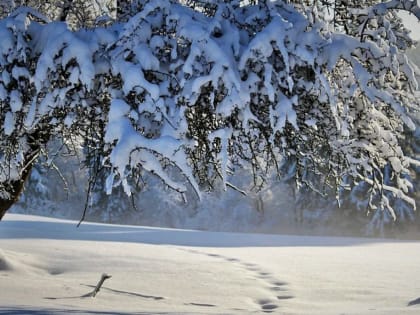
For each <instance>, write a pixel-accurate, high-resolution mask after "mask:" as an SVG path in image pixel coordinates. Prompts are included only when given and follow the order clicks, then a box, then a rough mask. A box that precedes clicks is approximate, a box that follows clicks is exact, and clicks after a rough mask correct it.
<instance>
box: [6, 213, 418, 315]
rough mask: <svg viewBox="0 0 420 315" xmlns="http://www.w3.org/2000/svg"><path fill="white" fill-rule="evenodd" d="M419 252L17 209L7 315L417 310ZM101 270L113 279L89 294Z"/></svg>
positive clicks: (374, 242)
mask: <svg viewBox="0 0 420 315" xmlns="http://www.w3.org/2000/svg"><path fill="white" fill-rule="evenodd" d="M419 250H420V243H419V242H396V241H389V240H380V239H360V238H336V237H314V236H282V235H269V234H265V235H264V234H240V233H214V232H198V231H192V230H172V229H162V228H145V227H134V226H120V225H104V224H91V223H84V224H82V226H81V228H79V229H77V228H76V222H73V221H64V220H57V219H48V218H43V217H35V216H27V215H16V214H7V215H6V216H5V221H2V222H0V292H1V294H0V314H67V313H72V314H105V313H108V314H265V313H273V314H296V315H300V314H308V315H309V314H320V315H321V314H323V315H329V314H331V315H333V314H358V315H359V314H376V315H377V314H389V315H391V314H392V315H394V314H418V313H419V312H420V309H419V308H420V305H418V304H417V303H414V305H412V306H408V303H409V302H410V301H415V300H416V299H417V298H418V297H419V296H420V276H419V273H418V266H419V264H420V255H419V254H418V253H419V252H420V251H419ZM102 273H108V274H110V275H112V278H110V279H108V280H106V281H105V283H104V285H103V287H102V289H101V291H100V292H99V293H98V295H97V297H96V298H91V297H87V296H86V295H87V294H89V293H90V292H91V291H92V290H93V288H94V287H95V285H96V284H97V282H98V281H99V279H100V276H101V274H102Z"/></svg>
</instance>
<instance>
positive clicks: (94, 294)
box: [89, 273, 111, 297]
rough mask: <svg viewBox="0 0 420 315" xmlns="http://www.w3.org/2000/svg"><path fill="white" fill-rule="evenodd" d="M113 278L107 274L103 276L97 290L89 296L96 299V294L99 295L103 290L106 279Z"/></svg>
mask: <svg viewBox="0 0 420 315" xmlns="http://www.w3.org/2000/svg"><path fill="white" fill-rule="evenodd" d="M109 278H111V275H108V274H106V273H103V274H102V276H101V279H100V280H99V282H98V284H97V285H96V287H95V289H93V291H92V293H90V294H89V295H90V296H91V297H95V296H96V294H98V292H99V290H101V287H102V285H103V284H104V282H105V280H106V279H109Z"/></svg>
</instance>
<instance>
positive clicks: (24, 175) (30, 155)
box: [0, 128, 51, 220]
mask: <svg viewBox="0 0 420 315" xmlns="http://www.w3.org/2000/svg"><path fill="white" fill-rule="evenodd" d="M50 133H51V131H50V130H49V129H48V128H46V130H44V131H40V130H37V131H35V132H33V133H32V134H30V135H27V139H28V146H29V149H28V151H27V152H26V153H25V155H24V163H23V169H22V172H21V174H20V178H19V179H17V180H11V181H10V182H8V183H4V184H5V190H6V193H8V194H9V198H8V199H4V198H1V197H0V220H1V219H2V218H3V216H4V215H5V214H6V212H7V210H9V208H10V207H11V206H13V204H14V203H15V202H17V201H18V200H19V197H20V195H21V193H22V191H23V188H24V186H25V183H26V181H27V180H28V178H29V176H30V174H31V170H32V167H33V165H34V163H35V162H36V160H37V156H38V154H39V151H40V150H41V147H42V146H43V145H46V144H47V142H48V140H49V139H50V136H51V134H50Z"/></svg>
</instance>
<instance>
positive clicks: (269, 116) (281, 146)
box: [0, 0, 419, 209]
mask: <svg viewBox="0 0 420 315" xmlns="http://www.w3.org/2000/svg"><path fill="white" fill-rule="evenodd" d="M214 3H215V5H214V9H215V11H214V10H212V11H211V12H213V13H211V14H210V13H209V12H207V13H203V12H202V11H194V10H192V9H191V8H188V7H186V6H183V5H182V4H180V3H177V2H174V1H169V0H160V1H148V2H147V3H146V4H145V6H144V7H143V9H141V10H140V12H138V13H137V14H136V15H135V16H133V17H132V18H131V19H130V20H129V21H127V22H126V23H122V24H115V25H112V26H109V27H107V28H102V27H97V28H95V29H92V30H80V31H70V30H69V29H68V28H67V26H66V24H64V23H57V22H51V23H46V24H44V22H43V23H38V22H34V21H32V20H31V19H30V18H25V19H22V15H18V16H11V17H9V18H7V19H5V20H0V41H1V42H0V44H1V45H0V69H1V70H2V75H1V77H0V109H1V113H0V124H1V125H0V143H1V150H2V151H1V152H0V165H7V164H9V165H11V167H9V168H7V167H1V168H0V179H1V182H5V183H6V184H7V181H11V180H15V179H18V178H19V174H20V171H21V170H22V168H23V167H24V166H23V165H22V160H23V158H22V157H23V156H25V154H26V153H27V151H25V150H27V148H28V135H31V134H32V133H34V132H38V131H39V130H41V131H44V132H45V133H47V134H48V135H49V136H54V135H59V134H62V133H63V131H65V132H64V133H69V134H76V135H78V136H80V137H81V138H82V139H84V141H85V146H86V151H87V153H86V154H87V158H86V161H87V164H88V166H89V167H91V170H92V173H93V174H95V176H97V175H98V174H100V176H102V177H103V178H104V180H103V181H102V183H103V186H104V187H102V188H103V189H104V190H106V191H107V192H111V191H112V189H113V188H115V187H116V186H118V185H122V186H123V187H124V190H125V192H126V193H127V194H131V193H132V192H133V189H134V186H135V183H136V182H137V180H138V178H136V176H137V177H138V176H141V173H142V172H148V173H151V174H154V175H156V176H158V177H159V178H160V179H162V180H163V181H164V182H165V183H166V184H167V185H168V186H169V187H171V188H172V189H174V190H176V191H178V192H180V193H182V194H185V193H186V192H188V190H193V191H196V192H197V194H199V191H200V189H203V188H204V189H212V188H214V187H216V186H218V185H220V186H221V187H224V188H226V187H231V188H233V189H235V187H233V186H232V184H231V180H230V177H231V176H232V172H233V170H234V169H247V170H251V172H252V175H253V181H254V185H255V186H256V187H261V185H263V184H264V183H265V182H266V181H267V180H268V178H270V176H271V175H272V173H273V172H277V173H278V175H279V177H282V178H285V180H292V179H293V181H295V184H296V187H309V188H311V189H312V190H314V191H318V192H320V193H322V194H323V195H324V194H325V192H326V189H327V188H326V187H330V188H328V189H330V190H336V191H335V192H337V190H338V189H339V187H341V186H344V184H346V186H348V187H351V188H354V187H358V186H359V187H360V185H362V184H361V181H360V178H366V180H365V181H363V183H364V185H371V186H372V185H377V186H378V185H379V186H381V185H382V187H381V189H379V190H377V191H378V194H379V193H380V192H379V191H386V192H388V194H390V193H392V194H393V196H394V197H395V198H397V199H400V200H403V201H404V202H406V203H409V204H410V205H411V203H410V202H409V201H410V200H411V199H410V197H409V194H410V187H411V186H410V185H409V183H408V181H409V179H407V178H408V176H409V173H410V168H409V167H410V165H409V164H410V163H408V162H407V161H409V160H408V159H407V158H406V156H405V155H404V152H408V151H409V150H404V148H403V147H402V146H403V145H405V144H404V142H403V141H402V138H403V132H404V127H409V128H413V127H415V125H414V124H413V122H412V121H411V118H410V110H412V109H418V106H419V99H418V97H417V96H416V95H415V94H414V93H413V87H414V86H415V78H414V75H413V69H412V67H411V66H410V62H409V61H408V60H407V58H406V56H405V55H404V47H405V46H404V43H403V42H402V41H405V40H407V42H409V39H406V38H405V37H404V36H405V35H404V34H403V32H399V29H398V27H400V26H398V25H395V24H393V23H392V21H388V20H387V17H386V15H385V14H384V13H385V11H386V10H390V9H392V8H395V9H406V10H409V11H410V12H412V13H414V14H417V13H416V12H418V11H417V10H418V7H417V5H414V4H413V3H411V2H410V1H388V2H385V3H381V4H378V5H376V6H373V7H372V8H370V9H369V8H368V9H365V11H360V12H358V13H357V12H356V13H355V12H353V14H359V17H360V18H361V20H363V19H366V18H367V19H370V15H373V14H376V15H383V16H384V17H383V18H381V19H377V20H375V23H373V24H372V25H368V22H366V23H365V28H364V31H363V36H365V35H366V38H367V39H366V40H364V41H360V40H359V37H358V34H353V35H352V34H350V33H349V34H343V32H342V30H340V31H334V30H331V31H327V30H329V26H328V23H327V22H325V23H324V22H323V21H322V20H320V21H319V20H317V21H315V20H312V18H306V16H305V15H304V14H305V13H306V12H299V11H298V10H297V9H296V8H293V7H291V6H289V5H286V4H285V3H283V2H282V1H275V3H270V6H267V5H265V4H261V3H260V4H257V5H253V6H247V5H244V6H243V7H241V9H240V10H238V9H237V8H236V7H232V5H231V4H230V3H229V2H225V1H220V2H218V1H217V2H214ZM410 3H411V4H410ZM400 6H403V7H400ZM25 14H27V16H29V15H31V12H27V13H25ZM366 16H367V17H366ZM354 18H355V19H357V18H358V17H357V15H356V16H355V17H354ZM358 20H359V21H360V19H358ZM238 21H241V22H240V23H239V22H238ZM373 28H375V29H373ZM365 31H366V33H365ZM397 33H398V36H397V35H396V34H397ZM400 33H401V34H400ZM397 48H398V49H397ZM8 169H12V171H11V172H9V173H6V170H8ZM174 170H176V171H174ZM378 174H381V176H379V175H378ZM374 176H379V177H380V179H381V180H380V181H374V180H373V179H371V178H370V177H374ZM105 179H106V180H105ZM344 182H345V183H344ZM0 184H1V183H0ZM6 184H5V185H3V186H1V185H0V188H1V189H0V193H2V194H3V191H1V190H4V191H6V192H7V185H6ZM3 188H4V189H3ZM237 190H238V191H240V189H237ZM375 191H376V190H375ZM397 191H398V193H397ZM240 192H241V191H240ZM329 192H330V191H329ZM377 197H378V196H374V197H371V199H372V200H369V202H368V203H369V204H371V205H372V207H373V206H374V203H375V202H379V201H378V200H382V201H381V202H385V201H386V203H387V204H389V207H390V208H393V209H396V207H395V206H393V205H392V203H393V199H392V198H391V197H389V196H388V195H387V196H385V197H386V198H385V199H384V198H382V199H380V198H377ZM394 197H393V198H394ZM395 198H394V199H395Z"/></svg>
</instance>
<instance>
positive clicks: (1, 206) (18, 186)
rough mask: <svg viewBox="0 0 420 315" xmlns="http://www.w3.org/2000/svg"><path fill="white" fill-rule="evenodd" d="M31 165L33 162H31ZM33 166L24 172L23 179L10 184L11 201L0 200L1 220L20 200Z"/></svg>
mask: <svg viewBox="0 0 420 315" xmlns="http://www.w3.org/2000/svg"><path fill="white" fill-rule="evenodd" d="M30 163H31V162H30ZM32 164H33V162H32V163H31V164H29V165H28V166H27V167H26V168H25V169H24V170H23V172H22V177H21V178H20V179H18V180H14V181H12V182H10V183H9V184H8V187H7V188H8V189H7V192H8V193H9V195H10V198H9V199H3V198H0V220H1V219H2V218H3V216H4V215H5V214H6V211H7V210H9V208H10V207H11V206H13V204H14V203H15V202H17V201H18V200H19V196H20V194H21V193H22V191H23V187H24V185H25V182H26V180H27V179H28V178H29V174H30V173H31V170H32Z"/></svg>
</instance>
